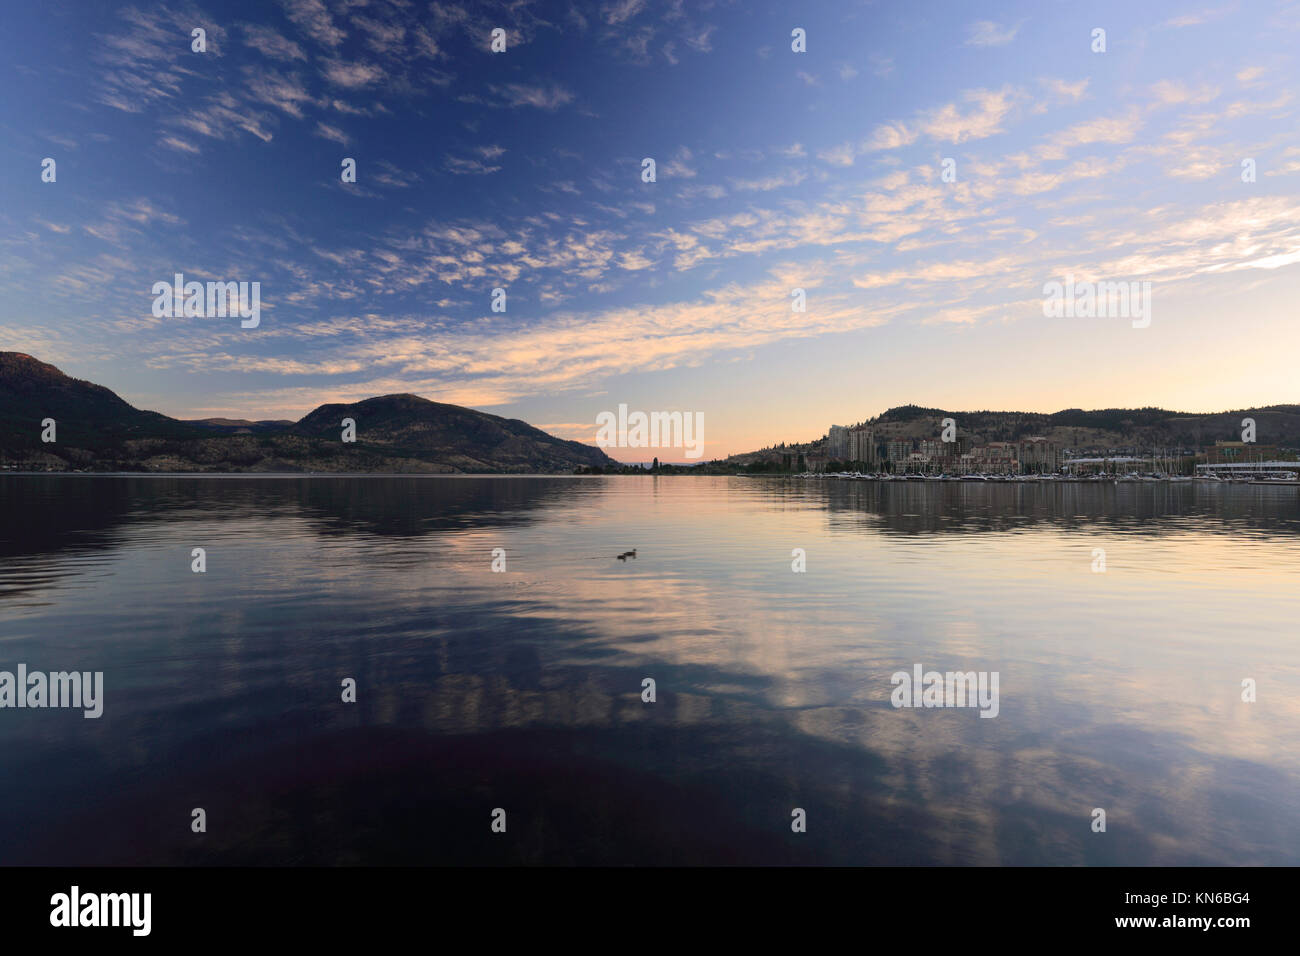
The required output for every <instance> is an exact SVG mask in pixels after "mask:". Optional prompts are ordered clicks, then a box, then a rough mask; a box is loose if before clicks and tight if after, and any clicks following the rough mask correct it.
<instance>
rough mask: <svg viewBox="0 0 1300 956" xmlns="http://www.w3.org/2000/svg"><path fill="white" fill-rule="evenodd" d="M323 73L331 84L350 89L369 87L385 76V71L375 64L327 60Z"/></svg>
mask: <svg viewBox="0 0 1300 956" xmlns="http://www.w3.org/2000/svg"><path fill="white" fill-rule="evenodd" d="M323 73H324V76H325V79H326V80H328V81H329V82H330V83H333V84H334V85H335V86H342V87H346V88H348V89H357V88H359V87H362V86H369V85H370V84H371V83H374V82H375V81H376V80H379V79H381V78H382V77H383V75H384V71H383V70H382V69H380V68H379V67H378V66H376V65H374V64H373V63H347V62H344V61H343V60H326V61H325V68H324V71H323Z"/></svg>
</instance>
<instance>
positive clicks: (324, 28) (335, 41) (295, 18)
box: [283, 0, 347, 47]
mask: <svg viewBox="0 0 1300 956" xmlns="http://www.w3.org/2000/svg"><path fill="white" fill-rule="evenodd" d="M283 3H284V12H285V16H287V17H288V18H289V20H290V21H292V22H293V23H294V25H295V26H297V27H298V29H300V30H302V32H303V33H305V34H306V35H307V36H309V37H311V38H312V39H313V40H315V41H316V42H317V43H321V44H324V45H325V46H327V47H336V46H338V45H339V44H340V43H342V42H343V41H344V39H346V38H347V34H346V33H345V32H343V31H342V30H340V29H339V28H338V27H336V26H335V25H334V20H333V18H332V17H331V16H330V13H329V10H327V9H326V8H325V4H324V3H322V2H321V0H283Z"/></svg>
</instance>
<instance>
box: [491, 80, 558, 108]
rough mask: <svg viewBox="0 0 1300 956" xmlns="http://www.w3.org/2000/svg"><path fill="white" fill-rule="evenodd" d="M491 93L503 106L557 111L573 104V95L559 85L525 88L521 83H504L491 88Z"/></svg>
mask: <svg viewBox="0 0 1300 956" xmlns="http://www.w3.org/2000/svg"><path fill="white" fill-rule="evenodd" d="M490 89H491V91H492V92H493V93H494V94H496V95H497V96H498V97H500V98H501V100H502V101H503V102H504V105H505V106H508V107H512V108H513V107H517V106H534V107H536V108H537V109H539V110H557V109H559V108H560V107H561V106H565V105H566V104H568V103H572V102H573V94H572V93H570V92H569V91H568V90H566V89H564V88H563V87H561V86H559V85H555V84H552V85H551V86H527V85H525V84H523V83H506V84H504V85H502V86H496V85H494V86H491V87H490Z"/></svg>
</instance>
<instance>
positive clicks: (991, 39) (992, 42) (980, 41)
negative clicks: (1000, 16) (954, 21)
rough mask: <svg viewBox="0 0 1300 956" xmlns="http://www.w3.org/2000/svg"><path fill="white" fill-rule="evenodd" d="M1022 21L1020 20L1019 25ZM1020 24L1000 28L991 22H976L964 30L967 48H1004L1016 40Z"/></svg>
mask: <svg viewBox="0 0 1300 956" xmlns="http://www.w3.org/2000/svg"><path fill="white" fill-rule="evenodd" d="M1023 22H1024V21H1023V20H1022V21H1021V23H1023ZM1021 23H1017V24H1015V25H1014V26H1000V25H998V24H996V23H994V22H993V21H992V20H977V21H976V22H975V23H972V24H971V25H970V26H969V27H967V28H966V45H967V46H984V47H988V46H1006V45H1007V44H1008V43H1010V42H1011V41H1012V40H1014V39H1015V38H1016V33H1017V32H1018V31H1019V30H1020V26H1021Z"/></svg>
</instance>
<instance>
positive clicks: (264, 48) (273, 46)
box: [240, 23, 307, 60]
mask: <svg viewBox="0 0 1300 956" xmlns="http://www.w3.org/2000/svg"><path fill="white" fill-rule="evenodd" d="M240 26H241V27H242V29H243V31H244V43H245V44H247V45H248V46H250V47H252V48H253V49H254V50H256V51H257V52H259V53H261V54H262V55H263V56H267V57H270V58H271V59H273V60H305V59H307V54H306V53H304V52H303V51H302V47H300V46H299V45H298V44H296V43H294V42H293V41H292V40H289V39H287V38H285V37H283V36H281V35H280V34H279V33H277V32H276V31H275V30H272V29H271V28H270V27H264V26H258V25H257V24H255V23H244V24H241V25H240Z"/></svg>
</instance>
